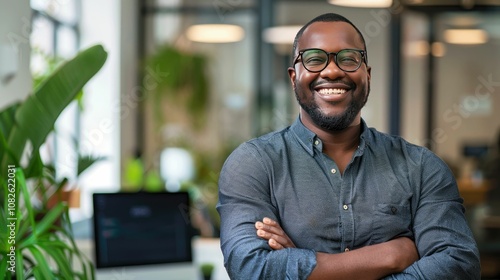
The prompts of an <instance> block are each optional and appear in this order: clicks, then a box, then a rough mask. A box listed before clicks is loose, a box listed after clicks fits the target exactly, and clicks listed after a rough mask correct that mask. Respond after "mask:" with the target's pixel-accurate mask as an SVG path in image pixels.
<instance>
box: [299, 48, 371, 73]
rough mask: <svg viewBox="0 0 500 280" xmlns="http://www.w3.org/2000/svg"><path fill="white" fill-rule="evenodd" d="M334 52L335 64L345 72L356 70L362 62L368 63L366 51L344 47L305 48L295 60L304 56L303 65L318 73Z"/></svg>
mask: <svg viewBox="0 0 500 280" xmlns="http://www.w3.org/2000/svg"><path fill="white" fill-rule="evenodd" d="M331 54H333V61H335V64H336V65H337V66H338V67H339V68H340V69H341V70H343V71H345V72H354V71H356V70H358V69H359V67H360V66H361V63H362V62H363V61H364V62H365V64H366V52H365V51H362V50H355V49H343V50H341V51H339V52H326V51H324V50H322V49H305V50H302V51H299V55H298V56H297V58H296V59H295V61H294V62H293V64H295V63H297V62H298V60H299V58H302V65H303V66H304V68H306V69H307V71H309V72H313V73H317V72H321V71H323V69H325V68H326V66H328V63H330V55H331Z"/></svg>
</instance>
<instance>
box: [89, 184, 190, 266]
mask: <svg viewBox="0 0 500 280" xmlns="http://www.w3.org/2000/svg"><path fill="white" fill-rule="evenodd" d="M93 208H94V246H95V247H94V248H95V262H96V267H97V268H106V267H123V266H131V265H147V264H164V263H178V262H192V248H191V237H192V231H191V223H190V221H189V196H188V193H186V192H175V193H169V192H161V193H145V192H144V193H143V192H140V193H95V194H93Z"/></svg>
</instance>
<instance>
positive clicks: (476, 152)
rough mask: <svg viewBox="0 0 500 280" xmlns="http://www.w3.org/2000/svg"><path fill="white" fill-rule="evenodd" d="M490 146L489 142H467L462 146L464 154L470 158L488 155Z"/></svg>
mask: <svg viewBox="0 0 500 280" xmlns="http://www.w3.org/2000/svg"><path fill="white" fill-rule="evenodd" d="M489 149H490V146H489V145H487V144H466V145H463V147H462V155H463V156H464V157H468V158H477V159H480V158H483V157H485V156H487V155H488V152H489Z"/></svg>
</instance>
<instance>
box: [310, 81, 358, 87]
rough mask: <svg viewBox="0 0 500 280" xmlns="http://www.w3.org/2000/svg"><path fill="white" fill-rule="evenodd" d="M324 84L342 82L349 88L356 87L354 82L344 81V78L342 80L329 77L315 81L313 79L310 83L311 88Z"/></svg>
mask: <svg viewBox="0 0 500 280" xmlns="http://www.w3.org/2000/svg"><path fill="white" fill-rule="evenodd" d="M324 84H344V85H346V86H348V87H350V88H355V87H356V84H355V83H354V82H352V81H346V80H342V79H335V80H331V79H322V80H317V81H314V82H312V83H311V88H315V87H317V86H321V85H324Z"/></svg>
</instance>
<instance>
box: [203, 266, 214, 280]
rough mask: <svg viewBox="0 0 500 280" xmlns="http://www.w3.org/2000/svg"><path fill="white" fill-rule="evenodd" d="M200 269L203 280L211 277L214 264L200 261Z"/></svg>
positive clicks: (208, 279) (209, 279)
mask: <svg viewBox="0 0 500 280" xmlns="http://www.w3.org/2000/svg"><path fill="white" fill-rule="evenodd" d="M200 270H201V275H202V276H203V280H211V279H212V272H213V271H214V265H213V264H212V263H202V264H201V265H200Z"/></svg>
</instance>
